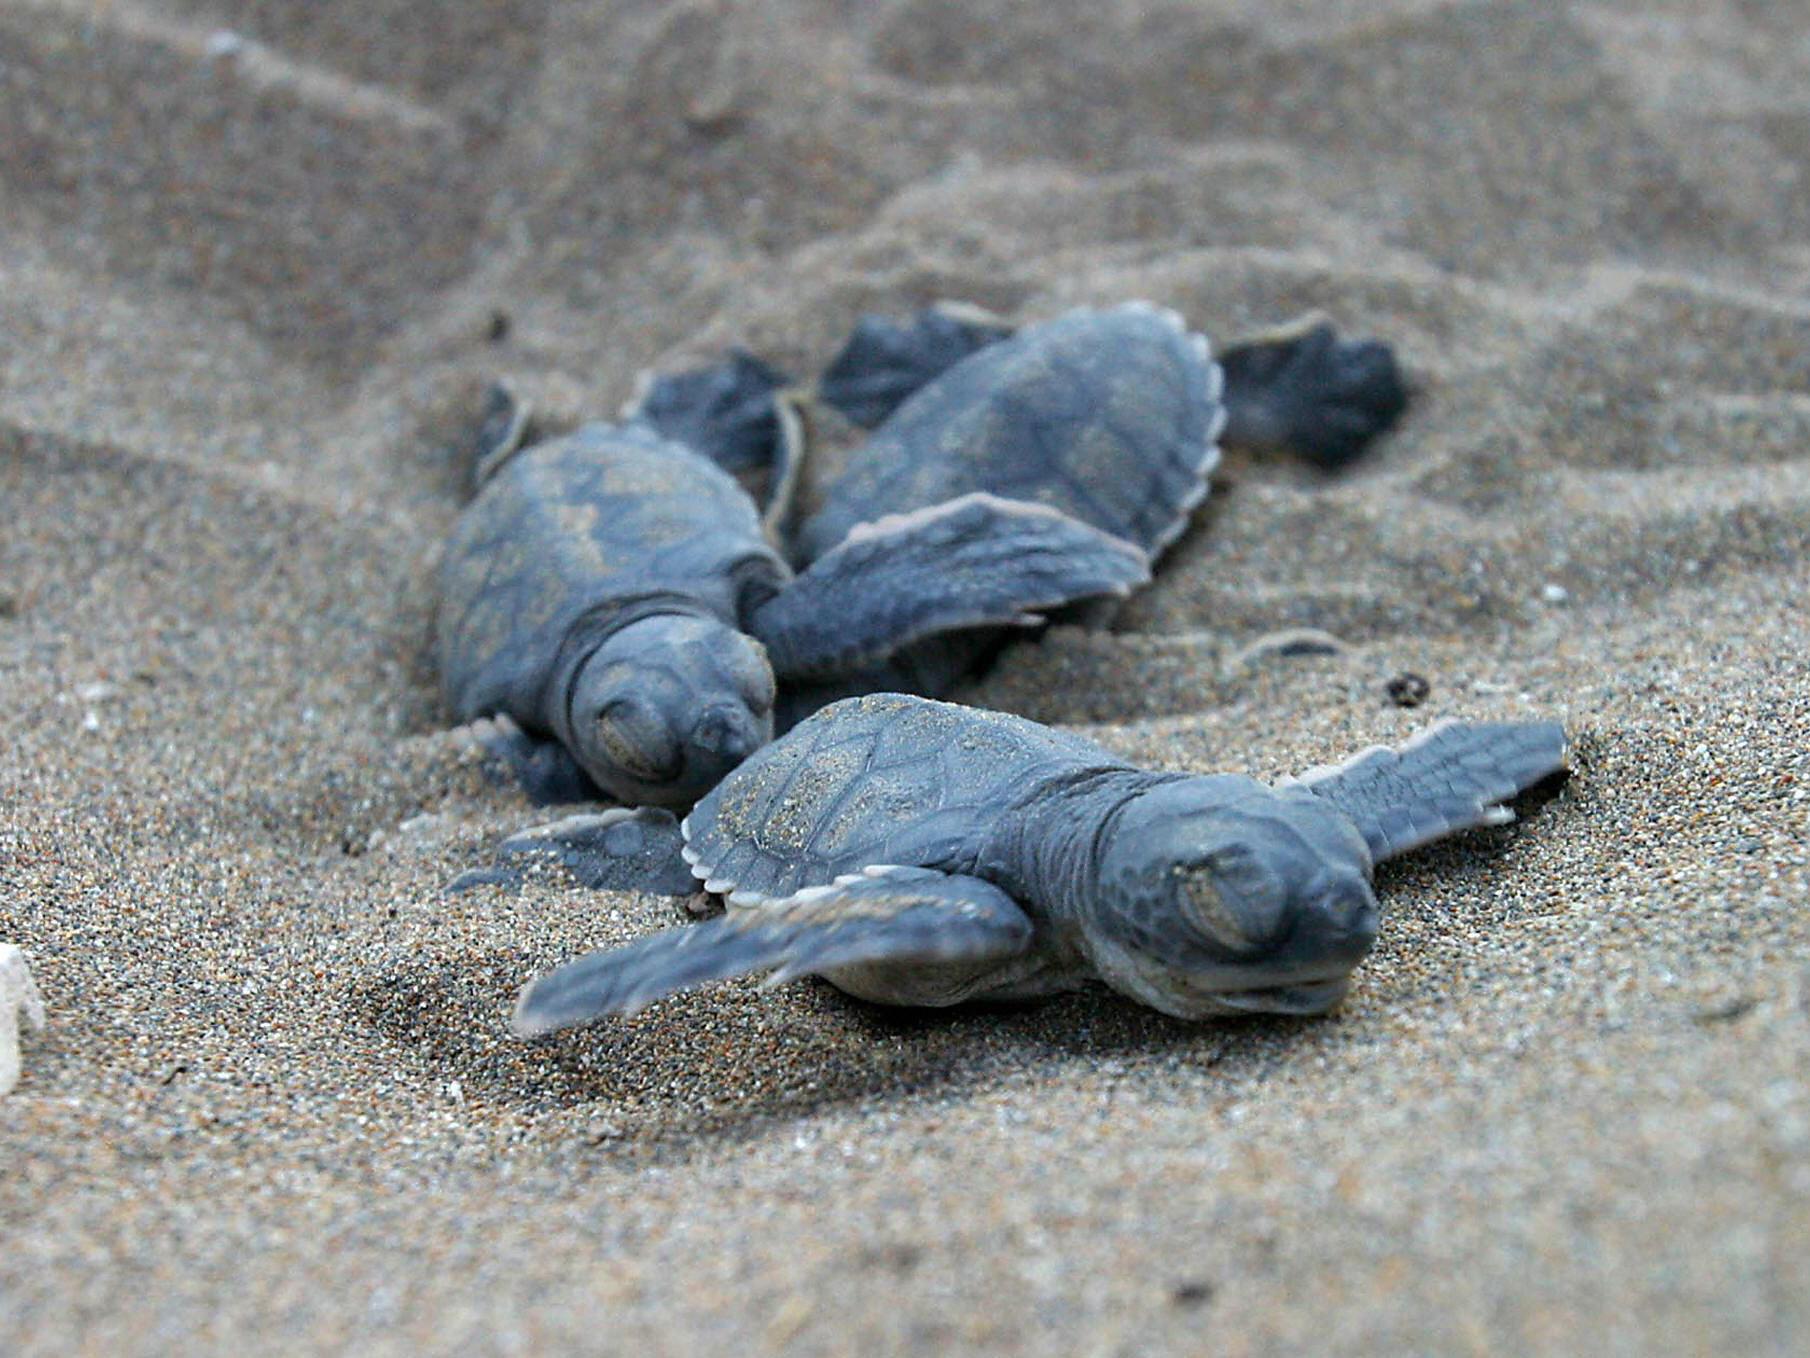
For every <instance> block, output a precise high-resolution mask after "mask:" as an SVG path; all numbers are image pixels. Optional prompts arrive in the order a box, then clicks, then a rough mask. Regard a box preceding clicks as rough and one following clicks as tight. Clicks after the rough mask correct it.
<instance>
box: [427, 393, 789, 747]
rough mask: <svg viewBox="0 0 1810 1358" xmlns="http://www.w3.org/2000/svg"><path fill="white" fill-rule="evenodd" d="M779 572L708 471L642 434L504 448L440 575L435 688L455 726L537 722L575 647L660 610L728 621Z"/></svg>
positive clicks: (739, 498) (676, 446) (599, 432)
mask: <svg viewBox="0 0 1810 1358" xmlns="http://www.w3.org/2000/svg"><path fill="white" fill-rule="evenodd" d="M788 576H789V571H787V569H786V567H785V566H784V565H783V564H782V563H781V561H780V560H779V558H778V556H777V555H776V554H775V553H774V552H773V550H772V549H771V547H769V546H768V544H767V542H766V540H765V538H764V537H763V535H762V532H761V525H760V518H759V515H758V514H757V512H756V510H755V508H754V505H753V502H752V501H750V500H749V498H748V495H747V493H746V492H745V491H743V490H742V488H741V487H740V486H739V485H738V484H737V483H736V482H735V480H734V479H733V478H732V477H730V476H729V475H728V474H727V473H726V472H724V471H723V470H722V469H721V468H719V467H717V466H716V465H715V464H714V463H712V462H711V461H710V460H709V459H707V458H704V457H701V456H699V455H698V454H696V453H694V452H692V451H691V450H690V449H688V448H687V447H685V446H684V445H683V444H680V443H676V442H674V441H672V440H670V439H666V438H662V437H661V436H660V435H658V434H656V433H654V432H653V431H652V430H651V429H649V428H647V427H646V426H643V425H637V424H630V425H620V426H619V425H610V424H592V425H586V426H584V427H583V428H581V429H578V430H576V431H575V432H573V433H572V434H569V435H567V436H565V437H563V438H559V439H554V440H551V441H549V442H546V443H542V444H537V445H536V446H534V447H532V448H528V449H526V450H524V451H522V452H521V453H518V454H516V455H515V456H514V457H513V458H511V459H510V460H509V461H508V462H506V463H505V464H504V465H503V466H502V468H501V469H500V470H499V471H498V472H497V473H496V475H495V476H493V477H492V478H491V479H490V481H489V482H488V483H486V485H485V486H484V488H483V490H482V491H481V492H480V493H479V494H478V497H477V498H476V499H475V500H473V501H472V503H471V504H470V505H469V506H467V507H466V510H465V512H464V514H463V515H462V516H461V517H460V519H459V522H458V523H457V524H456V525H455V527H454V529H453V532H452V534H451V537H450V539H449V541H448V543H447V547H446V555H445V557H444V559H443V561H442V563H441V567H440V590H441V602H440V614H439V619H438V643H439V659H440V676H441V684H442V687H443V689H444V692H445V695H446V700H447V704H448V706H449V707H450V708H451V709H452V711H453V714H454V716H455V718H456V719H458V720H460V721H468V720H471V719H472V718H474V717H479V716H483V715H487V714H490V713H494V712H498V711H502V712H507V713H508V714H509V715H510V716H512V717H514V718H515V719H516V720H517V721H519V722H522V723H523V724H524V725H526V726H529V727H530V728H534V727H538V726H540V725H542V723H541V720H540V717H541V712H542V699H543V694H544V690H545V688H546V685H547V684H548V682H549V681H550V680H551V679H552V677H553V675H554V674H555V672H556V671H557V670H558V668H559V666H560V663H561V661H562V660H563V659H565V658H567V657H568V656H570V655H571V653H572V648H573V647H575V646H581V645H584V644H586V643H587V641H588V640H589V639H591V638H594V637H601V636H602V635H605V634H607V632H608V631H610V630H612V629H613V628H614V627H616V626H619V625H621V624H622V623H624V622H627V621H630V620H632V619H633V618H634V617H637V616H645V615H646V614H647V613H648V612H653V611H659V610H661V609H673V608H681V609H691V610H696V611H703V612H705V613H708V614H709V615H711V616H714V617H717V618H719V619H721V620H722V621H724V622H726V623H728V624H729V625H730V626H732V627H733V626H738V625H739V623H738V617H739V614H740V612H741V606H742V604H743V602H744V600H745V599H747V598H748V597H749V595H750V593H751V592H758V594H759V595H760V596H761V597H764V596H765V595H766V594H770V593H771V592H772V591H773V590H774V589H777V588H779V587H780V586H781V585H782V584H783V583H784V581H785V579H786V578H787V577H788Z"/></svg>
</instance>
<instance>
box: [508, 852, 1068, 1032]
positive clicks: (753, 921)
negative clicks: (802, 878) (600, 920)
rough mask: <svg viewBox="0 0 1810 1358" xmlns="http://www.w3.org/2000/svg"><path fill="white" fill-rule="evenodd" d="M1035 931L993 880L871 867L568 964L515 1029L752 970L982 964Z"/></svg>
mask: <svg viewBox="0 0 1810 1358" xmlns="http://www.w3.org/2000/svg"><path fill="white" fill-rule="evenodd" d="M1033 933H1034V930H1033V927H1032V924H1031V920H1030V918H1029V917H1028V916H1027V915H1026V914H1025V912H1024V911H1023V910H1022V909H1021V908H1020V907H1019V906H1018V904H1017V902H1015V901H1014V900H1013V899H1012V898H1011V897H1010V896H1008V895H1006V893H1005V892H1003V891H1001V890H1000V889H999V888H998V887H996V886H994V885H992V884H991V883H990V882H984V881H981V880H980V879H979V878H977V877H958V876H948V875H945V874H943V873H940V872H933V871H931V870H929V869H927V868H896V867H889V868H872V869H868V871H867V874H862V875H853V876H850V877H844V878H839V879H838V880H837V881H836V882H835V883H834V884H832V885H830V886H819V887H809V888H806V889H805V890H803V891H800V892H798V893H797V894H795V895H793V896H790V897H788V898H786V899H785V900H780V901H769V902H766V903H763V904H762V905H761V906H760V907H759V908H757V909H732V910H731V911H730V912H729V913H728V914H726V915H723V916H720V917H718V918H716V919H713V920H707V921H705V922H704V923H702V924H693V925H686V926H682V927H680V928H677V929H668V930H666V931H664V932H663V933H658V934H654V935H652V936H651V937H648V938H644V939H641V940H639V941H638V942H635V943H630V944H628V945H627V946H626V947H622V948H615V949H612V950H610V951H607V952H595V953H591V954H589V955H587V956H585V957H580V958H578V959H577V960H576V961H573V962H568V963H566V964H565V965H564V966H562V967H559V968H557V969H556V970H553V971H550V972H548V973H547V974H546V975H544V976H541V977H539V978H538V979H536V980H534V981H533V982H531V983H530V984H529V985H528V986H527V987H526V988H525V989H524V990H523V991H522V993H521V997H520V998H519V999H518V1000H517V1002H516V1006H515V1023H514V1027H515V1032H516V1033H517V1035H518V1036H521V1037H535V1036H538V1035H539V1034H541V1033H548V1032H552V1031H554V1030H555V1029H558V1028H569V1027H572V1026H573V1025H575V1024H580V1023H587V1022H589V1021H591V1020H592V1019H597V1018H602V1017H603V1016H605V1015H606V1014H632V1013H634V1012H635V1011H637V1010H639V1009H641V1008H642V1007H643V1006H645V1005H647V1004H649V1003H651V1002H652V1001H654V1000H657V999H659V998H660V997H661V996H663V995H669V994H671V993H672V992H673V991H675V990H682V989H685V988H686V987H688V986H694V985H697V984H699V983H700V982H703V981H718V980H726V979H728V978H729V977H732V976H743V975H746V974H748V973H749V972H755V971H773V972H774V973H775V974H774V976H773V982H774V983H777V982H779V981H782V980H790V979H792V978H794V977H798V976H805V975H810V974H812V973H817V972H823V971H829V970H834V969H836V968H842V967H858V966H870V965H876V964H878V965H888V964H893V963H899V964H906V965H920V966H921V965H931V966H934V965H937V964H959V965H962V966H971V967H980V966H983V965H984V964H986V963H989V962H994V961H998V962H1006V961H1009V960H1010V959H1012V958H1014V957H1017V956H1020V955H1021V954H1023V953H1025V952H1027V951H1029V949H1030V948H1031V945H1032V937H1033Z"/></svg>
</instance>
